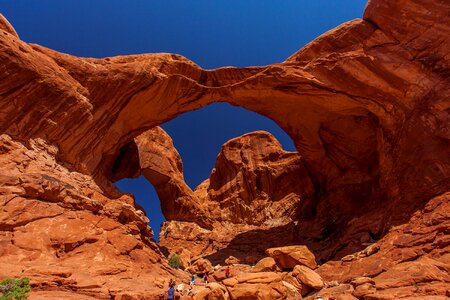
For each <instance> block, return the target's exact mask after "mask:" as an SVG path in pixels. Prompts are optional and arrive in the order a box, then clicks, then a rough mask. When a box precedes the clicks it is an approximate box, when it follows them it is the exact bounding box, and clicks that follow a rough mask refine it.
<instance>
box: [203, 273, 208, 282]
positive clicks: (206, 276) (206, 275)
mask: <svg viewBox="0 0 450 300" xmlns="http://www.w3.org/2000/svg"><path fill="white" fill-rule="evenodd" d="M203 281H204V282H205V285H207V284H208V273H205V275H203Z"/></svg>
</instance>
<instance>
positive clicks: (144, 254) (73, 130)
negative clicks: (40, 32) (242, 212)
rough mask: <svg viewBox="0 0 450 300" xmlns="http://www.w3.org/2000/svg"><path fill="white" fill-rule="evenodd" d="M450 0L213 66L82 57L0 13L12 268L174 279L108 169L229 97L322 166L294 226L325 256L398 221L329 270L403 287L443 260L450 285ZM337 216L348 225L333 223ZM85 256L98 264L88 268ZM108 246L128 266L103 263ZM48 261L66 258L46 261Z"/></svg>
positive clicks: (386, 6) (81, 278)
mask: <svg viewBox="0 0 450 300" xmlns="http://www.w3.org/2000/svg"><path fill="white" fill-rule="evenodd" d="M449 10H450V7H449V4H448V1H439V0H426V1H425V0H411V1H388V0H370V1H369V3H368V5H367V8H366V11H365V15H364V18H363V19H362V20H354V21H351V22H348V23H346V24H343V25H341V26H340V27H338V28H336V29H334V30H332V31H330V32H328V33H326V34H324V35H323V36H321V37H319V38H318V39H316V40H315V41H313V42H312V43H311V44H309V45H308V46H306V47H305V48H303V49H302V50H300V51H299V52H297V53H296V54H294V55H293V56H292V57H290V58H289V59H287V60H286V61H285V62H283V63H280V64H276V65H270V66H266V67H252V68H241V69H239V68H221V69H218V70H210V71H206V70H202V69H200V68H199V67H198V66H196V65H195V64H193V63H192V62H190V61H189V60H187V59H185V58H182V57H180V56H177V55H171V54H156V55H136V56H126V57H114V58H105V59H91V58H76V57H72V56H69V55H65V54H61V53H58V52H55V51H52V50H50V49H46V48H44V47H41V46H38V45H29V44H26V43H24V42H23V41H20V40H19V38H18V36H17V34H16V33H15V32H14V30H13V29H12V28H11V26H10V25H9V23H8V22H7V21H5V20H4V19H3V18H2V19H0V29H1V30H0V69H1V72H0V132H1V136H0V144H1V147H0V153H1V154H2V155H0V160H1V162H2V163H1V164H0V169H1V170H2V172H1V174H0V181H1V186H0V192H1V195H0V202H1V203H2V205H3V207H4V209H3V210H2V211H1V213H2V220H1V222H0V227H1V229H2V232H1V233H2V236H1V243H2V245H4V247H3V246H2V248H1V249H0V251H2V255H1V256H0V258H1V259H2V270H1V271H2V276H19V275H20V276H21V275H24V274H28V275H30V274H31V275H30V276H34V275H38V276H36V278H38V277H39V276H41V275H42V274H45V276H47V277H46V278H50V279H39V280H40V282H41V283H42V282H43V285H44V286H48V285H47V283H48V282H52V283H55V282H58V283H62V284H63V286H68V287H70V289H79V290H82V293H89V294H90V295H95V296H101V297H103V298H105V299H109V298H111V297H112V296H117V295H118V293H117V292H111V291H110V287H114V289H116V288H117V286H116V285H115V284H110V285H108V284H105V282H114V283H119V284H120V285H121V286H120V288H122V289H124V290H127V291H131V290H133V291H134V290H135V289H136V290H139V287H138V286H136V285H135V280H122V279H123V278H124V277H127V276H129V278H131V279H134V278H136V277H137V275H136V274H141V275H144V276H147V277H146V278H147V280H146V281H147V282H155V278H154V277H152V276H151V272H152V271H156V272H155V273H157V274H164V276H165V277H166V278H168V277H169V276H173V274H174V272H173V271H171V270H170V269H168V267H167V265H166V264H164V262H163V261H162V258H161V257H162V256H161V255H160V253H159V252H158V249H157V247H156V246H155V245H154V244H153V243H152V241H151V240H150V239H149V238H150V237H151V230H150V229H149V228H148V227H147V220H146V218H145V216H143V214H142V212H139V211H138V210H137V209H136V208H135V206H134V203H133V199H132V198H131V197H127V196H123V195H122V196H121V195H119V194H118V193H117V191H116V190H115V189H114V188H113V187H112V186H111V182H110V180H109V179H110V176H109V175H110V173H108V172H109V170H110V168H111V167H112V166H113V162H114V161H116V158H117V156H118V155H119V153H120V148H121V147H122V146H124V145H126V144H127V143H128V142H130V141H131V140H132V139H133V138H134V137H136V136H138V135H139V134H141V133H144V132H145V131H146V130H148V129H151V128H154V127H155V126H157V125H158V124H161V123H162V122H164V121H167V120H169V119H171V118H174V117H176V116H177V115H179V114H181V113H183V112H186V111H189V110H192V109H196V108H200V107H202V106H205V105H207V104H209V103H211V102H213V101H227V102H229V103H232V104H234V105H240V106H242V107H245V108H247V109H250V110H252V111H255V112H257V113H260V114H262V115H265V116H267V117H269V118H271V119H272V120H274V121H276V122H277V124H279V125H280V127H282V128H283V129H284V130H285V131H286V132H287V133H288V134H289V135H290V136H291V137H292V138H293V140H294V141H295V143H296V146H297V148H298V150H299V153H301V154H302V155H303V156H304V159H305V161H306V164H307V165H308V167H310V168H311V174H312V177H314V178H315V180H314V181H315V186H316V187H318V188H317V189H315V190H314V193H313V194H314V196H315V197H316V198H315V200H316V201H315V202H314V203H315V207H314V210H312V211H311V212H308V213H309V215H308V213H305V215H303V216H304V217H305V222H300V223H299V225H298V226H297V225H295V224H294V225H295V226H296V227H294V228H293V229H294V232H293V233H294V234H295V233H296V234H300V235H301V234H303V236H297V240H301V241H307V242H310V243H312V244H313V246H314V245H315V247H312V249H313V250H316V253H319V254H320V256H321V257H322V258H325V259H327V258H332V257H337V258H339V256H342V255H344V253H345V252H347V253H348V252H349V251H351V250H353V251H354V252H356V251H358V250H359V249H358V248H357V247H355V245H354V244H349V243H347V242H348V241H349V240H348V239H347V238H352V239H353V238H354V237H362V238H367V234H368V230H369V229H370V228H369V227H370V226H372V225H374V224H381V225H382V227H383V225H384V228H381V230H380V229H376V232H371V233H376V234H380V233H386V232H388V234H387V235H386V238H385V239H384V240H382V241H380V243H377V244H376V246H380V245H382V247H381V248H380V249H379V250H380V252H379V253H375V254H374V252H373V251H378V250H376V249H377V248H376V247H375V248H370V249H366V250H367V251H365V252H364V253H358V255H359V254H361V255H363V256H362V257H359V256H351V257H346V258H345V260H344V261H342V262H337V264H339V265H338V266H337V265H336V264H333V263H330V264H327V265H325V266H324V267H323V268H322V272H323V273H322V274H328V277H327V279H329V280H339V281H340V282H349V281H350V279H352V278H356V277H358V276H361V275H362V274H366V271H367V268H369V267H370V268H371V269H370V270H369V273H370V276H373V277H376V280H378V281H379V282H381V283H382V284H383V285H384V288H385V289H386V290H387V291H388V292H389V289H391V288H392V286H391V285H390V284H391V282H389V280H391V279H392V278H395V277H397V276H398V275H399V274H402V275H401V276H402V279H401V280H404V282H408V284H409V282H411V279H412V278H411V277H408V276H407V275H404V274H406V273H408V272H404V270H408V268H409V267H410V266H413V267H414V268H416V269H417V270H425V271H426V270H429V269H430V268H428V267H430V266H431V267H432V268H433V270H434V271H437V272H438V273H437V274H438V275H436V277H434V278H435V281H436V282H435V284H434V283H433V284H434V285H433V286H437V289H436V291H437V293H439V294H441V295H444V294H445V293H446V292H447V285H446V283H447V282H446V281H445V280H446V279H445V278H446V277H444V276H445V275H447V274H443V275H442V276H441V275H440V273H439V272H440V271H438V270H437V269H440V268H441V267H442V263H444V264H445V263H447V260H448V259H447V256H448V255H447V256H446V253H447V252H448V234H446V233H447V232H448V202H449V201H448V199H449V194H448V190H449V187H450V156H449V155H448V153H449V142H448V141H449V138H450V135H449V126H448V124H449V123H450V116H449V107H450V102H449V99H450V86H449V77H450V76H449V69H450V68H449V67H450V64H449V58H450V55H449V49H450V40H449V34H448V33H449V32H450V28H449V24H450V22H448V12H449ZM355 129H356V130H355ZM375 147H376V149H374V148H375ZM92 178H94V179H95V180H92ZM437 195H440V196H437ZM436 196H437V197H436ZM433 197H434V198H433ZM430 199H432V200H430ZM113 200H114V201H113ZM425 204H426V205H425ZM361 205H362V206H361ZM424 205H425V206H424ZM417 209H419V210H417ZM416 210H417V211H416ZM414 211H416V212H415V213H414V214H412V213H413V212H414ZM336 215H338V216H339V218H335V216H336ZM11 216H14V217H11ZM308 216H310V217H312V219H311V220H308V219H307V217H308ZM308 221H309V222H308ZM404 222H408V224H405V225H404V226H401V227H392V225H396V224H400V223H404ZM67 224H69V226H68V227H70V228H71V229H72V230H71V231H69V230H66V231H64V230H65V229H64V228H66V227H67ZM42 228H51V229H52V230H51V231H49V232H50V233H51V235H42V234H41V231H42V230H41V229H42ZM333 228H338V229H339V232H334V233H333V232H332V233H333V234H332V235H330V232H331V230H332V229H333ZM364 233H365V235H366V236H362V235H361V234H364ZM36 236H39V241H37V240H36V239H35V237H36ZM241 238H242V239H247V238H248V235H246V234H244V235H242V236H241ZM258 239H260V236H258ZM31 240H32V241H33V243H31V242H30V241H31ZM351 241H353V240H350V242H351ZM257 242H259V240H258V241H257ZM360 242H361V240H358V241H356V243H357V244H358V245H356V246H358V247H359V246H360V244H361V243H360ZM345 245H349V247H348V248H345V247H346V246H345ZM411 245H412V247H413V248H414V250H413V251H412V252H411V251H409V250H410V249H409V246H411ZM343 247H344V248H343ZM352 247H353V248H352ZM324 248H325V249H324ZM74 249H78V250H76V251H80V252H79V253H82V254H83V255H82V259H79V256H77V255H73V250H74ZM369 250H370V251H369ZM407 250H408V251H409V252H408V251H407ZM427 251H431V252H429V253H428V252H427ZM71 252H72V253H71ZM367 252H370V254H368V253H367ZM364 255H368V256H364ZM23 257H28V258H29V261H23V260H20V268H18V266H17V265H18V264H12V263H11V258H15V259H18V258H23ZM40 257H44V258H45V259H43V263H42V262H41V261H40V260H39V258H40ZM86 257H89V258H90V259H91V260H90V266H89V267H91V269H89V268H80V267H79V266H80V265H85V264H86V261H85V258H86ZM417 257H418V258H417ZM386 258H387V259H386ZM416 258H417V259H416ZM105 259H109V261H114V262H120V263H121V264H123V265H124V266H126V268H125V269H121V268H115V269H113V268H109V269H107V270H105V269H102V268H103V264H104V263H103V262H104V261H105ZM405 261H408V263H405ZM48 262H51V263H53V264H55V265H56V266H61V267H62V268H61V270H59V271H58V272H57V274H56V275H55V274H54V273H52V274H49V273H48V272H47V273H46V270H47V269H45V268H48ZM396 264H400V266H399V268H397V269H396V268H394V267H393V266H394V265H396ZM142 266H145V270H144V271H142ZM367 266H369V267H367ZM436 266H438V267H436ZM38 267H39V268H41V269H38ZM127 268H129V270H128V269H127ZM88 269H89V270H88ZM22 270H24V272H22ZM68 270H69V271H70V272H69V271H68ZM86 270H87V271H86ZM336 270H337V271H336ZM386 270H388V271H386ZM72 271H73V272H74V274H73V276H72V275H71V274H72V273H71V272H72ZM85 271H86V273H83V272H85ZM385 271H386V272H385ZM434 271H433V272H434ZM122 273H124V275H125V276H122ZM381 273H383V274H382V276H378V274H381ZM419 273H420V272H419ZM5 274H7V275H5ZM118 274H119V275H118ZM149 274H150V275H149ZM422 275H423V276H422V277H421V280H423V281H422V282H428V280H429V279H428V277H427V276H426V274H425V273H423V274H422ZM97 276H98V277H99V278H100V279H99V280H98V282H97V285H92V282H91V280H92V278H96V277H97ZM183 276H185V277H186V278H185V279H186V280H187V279H188V278H187V276H186V275H183V274H180V277H183ZM67 277H71V278H70V279H69V280H67V281H66V280H65V279H66V278H67ZM40 278H42V277H40ZM61 278H64V279H61ZM86 278H89V284H88V285H87V284H86ZM110 278H115V280H116V281H110ZM75 279H76V280H75ZM104 279H105V280H104ZM413 279H414V280H415V278H413ZM72 280H75V281H72ZM74 284H75V285H74ZM440 285H441V286H440ZM87 287H93V288H92V289H90V288H87ZM97 287H98V288H97ZM392 289H395V288H392ZM432 289H433V288H432ZM158 292H159V291H155V290H154V291H151V292H148V291H147V292H142V294H139V295H138V296H141V295H145V296H147V297H148V298H156V297H157V296H158ZM129 294H130V293H128V294H127V295H126V296H128V295H129ZM131 294H133V292H131ZM383 294H386V293H384V291H383ZM133 295H135V294H133ZM119 296H120V295H119ZM381 296H383V295H381Z"/></svg>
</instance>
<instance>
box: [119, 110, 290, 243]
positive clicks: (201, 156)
mask: <svg viewBox="0 0 450 300" xmlns="http://www.w3.org/2000/svg"><path fill="white" fill-rule="evenodd" d="M161 127H162V128H163V129H164V130H165V131H166V132H167V133H168V134H169V136H170V137H171V138H172V140H173V143H174V146H175V148H176V149H177V151H178V153H179V154H180V156H181V159H182V162H183V173H184V180H185V182H186V184H187V185H188V186H189V187H190V188H191V189H195V188H196V187H197V186H198V185H199V184H200V183H201V182H203V181H204V180H205V179H207V178H209V176H210V173H211V171H212V169H213V167H214V165H215V162H216V157H217V155H218V154H219V152H220V150H221V148H222V145H223V144H224V143H226V142H227V141H228V140H230V139H233V138H236V137H239V136H241V135H243V134H246V133H249V132H252V131H257V130H264V131H267V132H269V133H271V134H272V135H273V136H274V137H275V138H276V139H277V140H278V141H279V142H280V144H281V145H282V146H283V149H284V150H286V151H296V149H295V146H294V143H293V141H292V140H291V138H290V137H289V136H288V135H287V134H286V133H285V132H284V131H283V130H282V129H281V128H280V127H279V126H278V125H277V124H276V123H275V122H274V121H272V120H270V119H269V118H266V117H264V116H262V115H259V114H257V113H254V112H252V111H249V110H247V109H244V108H241V107H237V106H232V105H230V104H228V103H214V104H210V105H208V106H206V107H204V108H201V109H199V110H196V111H191V112H188V113H185V114H183V115H181V116H179V117H177V118H176V119H173V120H171V121H169V122H167V123H165V124H162V125H161ZM127 147H128V149H125V148H127ZM135 147H136V146H135V145H134V146H127V145H126V146H124V147H123V148H122V150H121V154H119V157H118V162H120V161H122V162H121V163H123V162H125V164H126V165H127V167H128V168H131V169H133V168H134V169H135V168H139V166H138V165H139V162H137V161H135V160H134V159H131V160H130V159H122V158H121V156H122V152H128V153H129V152H133V153H134V155H136V154H137V148H135ZM136 164H137V165H136ZM133 165H135V166H133ZM113 172H115V171H114V170H113ZM115 184H116V186H117V187H118V188H119V190H120V191H122V192H129V193H132V194H133V195H134V196H135V198H136V202H137V204H138V205H140V206H141V207H142V208H143V209H144V210H145V212H146V214H147V216H148V217H149V219H150V226H151V227H152V229H153V231H154V233H155V235H154V238H155V240H157V241H158V240H159V232H160V225H161V223H162V222H163V221H164V220H165V217H164V215H163V213H162V210H161V203H160V201H159V198H158V194H157V192H156V190H155V188H154V187H153V185H152V184H151V183H150V182H148V181H147V179H146V178H144V177H143V176H140V177H138V178H135V179H129V178H125V179H121V180H119V181H117V182H116V183H115Z"/></svg>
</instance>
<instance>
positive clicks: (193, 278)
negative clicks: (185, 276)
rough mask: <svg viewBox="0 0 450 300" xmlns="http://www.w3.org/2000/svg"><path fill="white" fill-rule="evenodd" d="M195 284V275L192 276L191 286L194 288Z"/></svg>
mask: <svg viewBox="0 0 450 300" xmlns="http://www.w3.org/2000/svg"><path fill="white" fill-rule="evenodd" d="M194 283H195V275H194V274H192V277H191V282H190V283H189V285H190V286H193V285H194Z"/></svg>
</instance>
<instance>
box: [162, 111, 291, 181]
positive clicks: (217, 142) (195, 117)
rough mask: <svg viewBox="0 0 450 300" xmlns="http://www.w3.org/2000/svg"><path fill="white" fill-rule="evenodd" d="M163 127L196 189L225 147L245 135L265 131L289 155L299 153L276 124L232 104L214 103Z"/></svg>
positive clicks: (186, 177) (185, 175) (188, 179)
mask: <svg viewBox="0 0 450 300" xmlns="http://www.w3.org/2000/svg"><path fill="white" fill-rule="evenodd" d="M161 127H162V128H163V129H164V130H165V131H166V132H167V133H168V134H169V135H170V137H171V138H172V140H173V143H174V145H175V148H176V149H177V150H178V152H179V154H180V156H181V158H182V160H183V171H184V180H185V181H186V183H187V184H188V185H189V187H190V188H192V189H195V188H196V187H197V186H198V185H199V184H200V183H201V182H202V181H203V180H205V179H207V178H209V175H210V173H211V170H212V169H213V167H214V165H215V163H216V157H217V155H218V154H219V152H220V149H221V148H222V145H223V144H224V143H226V142H227V141H229V140H230V139H233V138H235V137H238V136H241V135H243V134H246V133H249V132H252V131H257V130H264V131H267V132H269V133H271V134H272V135H273V136H274V137H275V138H276V139H277V140H278V141H279V142H280V144H281V145H282V146H283V149H284V150H286V151H297V150H296V149H295V146H294V142H293V141H292V139H291V138H290V137H289V136H288V135H287V134H286V133H285V132H284V131H283V129H281V128H280V127H279V126H278V125H277V124H276V123H275V122H274V121H272V120H271V119H269V118H267V117H264V116H262V115H260V114H257V113H255V112H252V111H250V110H247V109H245V108H242V107H238V106H233V105H231V104H228V103H213V104H210V105H208V106H206V107H203V108H201V109H198V110H195V111H191V112H188V113H185V114H183V115H181V116H179V117H177V118H176V119H174V120H171V121H169V122H167V123H165V124H162V125H161Z"/></svg>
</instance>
